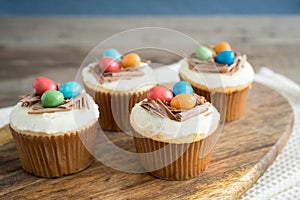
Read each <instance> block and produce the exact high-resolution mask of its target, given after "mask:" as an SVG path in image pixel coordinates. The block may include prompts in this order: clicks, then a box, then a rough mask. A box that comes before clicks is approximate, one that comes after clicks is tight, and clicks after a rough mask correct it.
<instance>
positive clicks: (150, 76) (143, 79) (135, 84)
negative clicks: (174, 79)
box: [82, 63, 156, 91]
mask: <svg viewBox="0 0 300 200" xmlns="http://www.w3.org/2000/svg"><path fill="white" fill-rule="evenodd" d="M91 67H92V65H89V66H87V67H85V68H84V69H83V70H82V76H83V81H84V82H85V83H90V84H91V85H92V87H93V88H96V87H97V86H101V87H102V88H104V89H107V90H113V91H132V90H137V89H139V88H142V87H144V86H150V87H151V86H154V85H156V77H155V73H154V71H153V70H152V68H151V67H149V66H148V64H146V63H141V67H143V68H142V71H143V72H144V75H143V76H139V77H132V79H130V80H126V79H120V80H116V81H112V82H105V83H103V84H100V83H99V81H98V80H97V79H96V78H95V77H94V76H93V75H92V73H91V72H90V71H89V70H90V68H91ZM129 73H130V72H129Z"/></svg>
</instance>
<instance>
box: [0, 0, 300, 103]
mask: <svg viewBox="0 0 300 200" xmlns="http://www.w3.org/2000/svg"><path fill="white" fill-rule="evenodd" d="M299 14H300V0H251V1H250V0H226V1H224V0H213V1H212V0H203V1H197V0H152V1H146V0H126V1H124V0H110V1H107V0H106V1H105V0H51V1H50V0H44V1H42V0H0V30H1V31H0V84H1V87H0V107H4V106H9V105H14V104H15V103H16V102H17V100H18V99H17V97H18V96H19V95H22V94H24V93H28V92H30V91H31V90H32V88H31V82H32V80H33V79H34V78H35V77H37V76H41V75H43V76H47V77H49V78H52V79H53V80H55V81H56V82H66V81H68V80H72V79H74V78H75V76H76V73H77V70H78V68H79V66H80V65H81V63H82V61H83V60H84V58H85V57H86V56H87V55H88V53H89V52H90V51H91V50H92V49H93V48H94V47H95V46H96V45H98V44H99V43H100V42H102V41H104V40H105V39H107V38H108V37H110V36H112V35H114V34H117V33H120V32H122V31H125V30H128V29H132V28H138V27H163V28H170V29H173V30H176V31H179V32H182V33H184V34H186V35H188V36H190V37H191V38H193V39H194V40H195V41H197V42H198V43H202V44H214V43H217V42H219V41H223V40H225V41H227V42H229V43H230V44H231V45H232V47H233V48H234V49H235V50H238V51H240V52H242V53H245V54H247V55H248V60H249V61H250V63H251V64H252V65H253V66H254V68H255V70H256V71H258V70H259V68H260V67H261V66H266V67H269V68H270V69H272V70H274V71H275V72H278V73H281V74H283V75H285V76H287V77H289V78H291V79H292V80H294V81H296V82H297V83H300V79H299V78H298V74H299V73H300V70H299V69H298V68H299V67H298V63H300V58H299V56H298V55H299V49H300V26H299V24H300V15H299ZM137 40H139V41H140V42H142V43H143V42H145V43H149V42H153V43H154V44H155V43H163V44H165V45H171V46H172V47H173V48H178V49H181V48H186V45H187V44H186V43H185V42H184V41H180V40H176V39H172V38H168V36H161V38H160V39H159V40H157V41H150V39H149V34H148V35H147V34H145V35H142V36H140V37H139V38H136V40H135V38H134V37H131V39H130V40H129V39H128V40H124V41H121V42H120V43H119V44H118V45H119V46H118V47H120V48H121V47H122V46H123V47H124V46H128V45H130V44H132V43H135V42H136V41H137ZM118 47H115V48H118ZM191 51H193V49H191ZM158 57H159V56H158ZM151 59H153V58H151ZM164 60H165V62H169V63H171V62H175V61H176V59H175V58H173V60H172V58H170V59H169V61H167V60H168V58H165V59H164Z"/></svg>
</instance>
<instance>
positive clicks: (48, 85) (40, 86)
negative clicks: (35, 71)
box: [32, 76, 57, 95]
mask: <svg viewBox="0 0 300 200" xmlns="http://www.w3.org/2000/svg"><path fill="white" fill-rule="evenodd" d="M32 87H33V88H34V89H35V92H36V93H37V94H38V95H42V94H43V93H44V92H46V91H47V90H57V85H56V84H55V83H54V81H52V80H51V79H49V78H46V77H43V76H40V77H38V78H36V79H35V80H34V81H33V83H32Z"/></svg>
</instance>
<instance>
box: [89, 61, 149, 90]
mask: <svg viewBox="0 0 300 200" xmlns="http://www.w3.org/2000/svg"><path fill="white" fill-rule="evenodd" d="M142 61H143V62H144V61H145V62H146V63H150V62H151V61H150V60H142ZM88 67H89V72H90V73H91V74H92V75H93V76H94V77H95V78H96V80H98V81H99V83H100V84H103V83H105V82H112V81H116V80H120V79H122V80H130V79H132V78H133V77H141V76H143V75H144V74H145V73H144V72H143V71H142V69H143V68H144V67H141V66H137V67H130V68H122V69H120V70H118V71H115V72H101V71H100V70H99V68H98V67H97V62H94V63H91V64H90V65H89V66H88Z"/></svg>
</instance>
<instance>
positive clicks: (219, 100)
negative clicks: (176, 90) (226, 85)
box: [192, 85, 251, 122]
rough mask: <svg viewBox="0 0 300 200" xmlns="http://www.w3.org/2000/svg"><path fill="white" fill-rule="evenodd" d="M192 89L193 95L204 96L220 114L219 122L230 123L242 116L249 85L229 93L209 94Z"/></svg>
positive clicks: (195, 88)
mask: <svg viewBox="0 0 300 200" xmlns="http://www.w3.org/2000/svg"><path fill="white" fill-rule="evenodd" d="M192 87H193V89H194V91H195V93H197V94H198V95H201V96H204V97H205V98H206V99H207V100H208V101H210V102H211V103H212V104H213V105H214V106H215V107H216V108H217V109H218V111H219V112H220V114H221V120H223V121H224V120H225V122H230V121H233V120H236V119H238V118H240V117H241V116H242V115H243V114H244V112H245V107H246V101H247V96H248V91H249V89H250V87H251V85H249V86H248V87H246V88H244V89H242V90H237V91H233V92H230V93H221V92H209V91H206V90H203V89H199V88H197V87H195V86H193V85H192Z"/></svg>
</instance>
